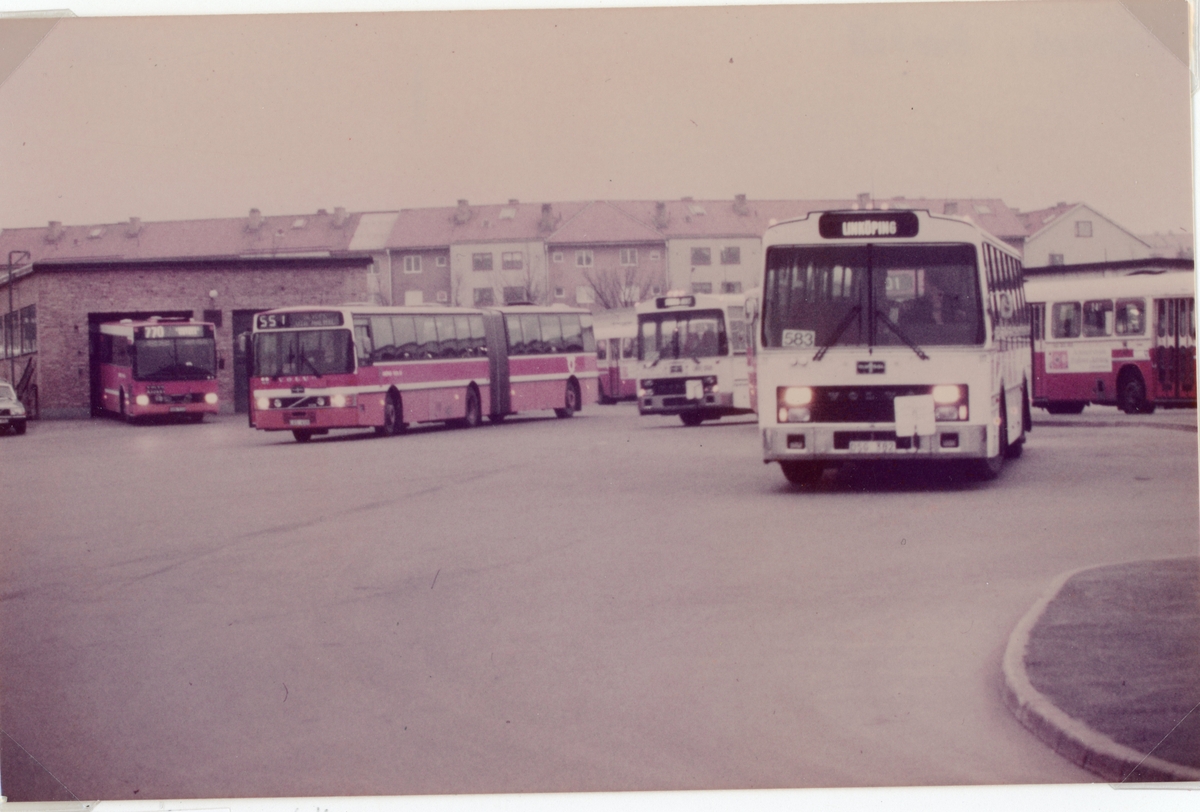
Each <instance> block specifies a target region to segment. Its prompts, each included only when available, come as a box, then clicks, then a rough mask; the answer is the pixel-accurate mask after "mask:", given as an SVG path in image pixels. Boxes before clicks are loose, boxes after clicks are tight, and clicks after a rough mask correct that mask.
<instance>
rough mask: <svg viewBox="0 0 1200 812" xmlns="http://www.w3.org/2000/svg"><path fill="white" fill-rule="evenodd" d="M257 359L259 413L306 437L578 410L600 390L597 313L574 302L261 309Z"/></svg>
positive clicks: (268, 427) (255, 418)
mask: <svg viewBox="0 0 1200 812" xmlns="http://www.w3.org/2000/svg"><path fill="white" fill-rule="evenodd" d="M252 361H253V366H252V371H251V378H250V401H251V403H250V425H252V426H254V427H256V428H259V429H263V430H265V431H291V432H292V434H293V435H294V436H295V438H296V440H297V441H299V442H307V441H308V440H309V439H311V438H312V437H313V436H314V435H318V434H327V433H328V432H329V430H330V429H353V428H373V429H375V432H376V433H377V434H381V435H394V434H398V433H400V432H401V431H403V430H404V429H405V428H406V427H407V426H408V425H409V424H412V423H428V422H446V423H452V424H457V425H461V426H464V427H471V426H476V425H478V424H479V423H480V422H481V420H482V417H483V415H485V414H486V415H487V416H488V418H489V419H490V420H492V421H493V422H499V421H500V420H502V419H504V418H505V417H506V416H508V415H510V414H514V413H516V412H521V411H531V410H538V409H553V410H554V412H555V414H556V415H558V416H559V417H570V416H571V415H573V414H574V413H575V412H576V411H577V410H578V409H579V408H581V407H582V406H583V405H584V404H585V403H594V402H595V400H596V377H597V372H596V354H595V340H594V337H593V334H592V322H591V314H590V313H588V312H587V311H586V310H572V309H569V308H564V307H535V306H532V305H512V306H507V307H498V308H489V309H484V310H478V309H466V308H454V307H436V306H429V307H427V306H413V307H374V306H370V305H347V306H342V307H290V308H283V309H279V310H269V311H266V312H263V313H259V314H257V315H256V316H255V319H254V332H253V347H252Z"/></svg>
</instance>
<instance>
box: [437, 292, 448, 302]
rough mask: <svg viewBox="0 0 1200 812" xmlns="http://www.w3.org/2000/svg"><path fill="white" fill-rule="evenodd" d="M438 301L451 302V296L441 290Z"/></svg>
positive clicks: (438, 293)
mask: <svg viewBox="0 0 1200 812" xmlns="http://www.w3.org/2000/svg"><path fill="white" fill-rule="evenodd" d="M437 300H438V301H439V302H448V301H450V294H449V293H447V292H446V291H444V290H439V291H438V292H437Z"/></svg>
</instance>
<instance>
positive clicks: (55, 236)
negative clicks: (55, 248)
mask: <svg viewBox="0 0 1200 812" xmlns="http://www.w3.org/2000/svg"><path fill="white" fill-rule="evenodd" d="M66 233H67V231H66V229H64V228H63V224H62V221H61V220H51V221H50V230H49V231H47V232H46V242H58V241H59V240H61V239H62V238H63V235H64V234H66Z"/></svg>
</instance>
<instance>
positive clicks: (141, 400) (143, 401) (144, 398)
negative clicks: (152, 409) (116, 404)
mask: <svg viewBox="0 0 1200 812" xmlns="http://www.w3.org/2000/svg"><path fill="white" fill-rule="evenodd" d="M134 402H135V403H137V405H138V406H149V405H150V396H149V395H138V396H137V397H136V398H135V399H134Z"/></svg>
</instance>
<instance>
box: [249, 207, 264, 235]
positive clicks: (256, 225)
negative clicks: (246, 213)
mask: <svg viewBox="0 0 1200 812" xmlns="http://www.w3.org/2000/svg"><path fill="white" fill-rule="evenodd" d="M262 224H263V216H262V212H261V211H259V210H258V209H251V210H250V218H249V219H248V220H246V230H247V231H258V230H259V229H260V228H262Z"/></svg>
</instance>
